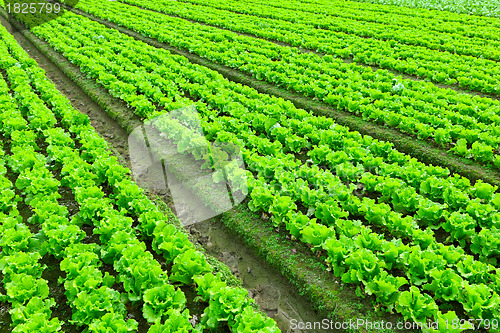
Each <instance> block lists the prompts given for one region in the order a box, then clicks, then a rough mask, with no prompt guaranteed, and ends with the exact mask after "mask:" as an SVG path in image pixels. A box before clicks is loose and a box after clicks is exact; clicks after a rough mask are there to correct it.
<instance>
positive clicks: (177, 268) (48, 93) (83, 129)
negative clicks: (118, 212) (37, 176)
mask: <svg viewBox="0 0 500 333" xmlns="http://www.w3.org/2000/svg"><path fill="white" fill-rule="evenodd" d="M11 46H12V47H13V48H16V47H17V45H14V44H13V45H11ZM17 50H19V49H17ZM19 56H20V58H21V60H25V59H27V57H26V55H25V54H22V52H20V55H19ZM27 72H28V74H29V75H30V76H31V78H32V80H33V81H32V82H33V84H34V85H35V86H36V87H38V89H40V88H42V87H43V88H44V89H43V90H42V89H41V90H42V91H39V94H40V95H41V96H43V97H44V99H45V100H46V101H47V102H48V103H49V105H53V106H54V108H53V109H54V111H56V112H57V113H58V116H60V117H62V119H61V123H62V124H64V125H65V126H67V127H69V128H70V130H72V133H75V135H76V136H77V137H81V138H83V137H85V138H86V139H82V142H83V146H84V147H82V157H85V158H88V159H93V158H96V157H98V156H99V154H100V153H102V154H103V155H104V156H109V152H108V151H106V150H103V149H105V148H104V147H106V144H105V142H104V140H102V138H100V137H99V136H97V135H96V134H95V132H94V130H93V129H92V128H91V127H89V126H88V119H86V118H82V117H79V114H78V113H77V112H76V111H75V110H74V109H72V108H71V106H70V105H69V103H68V101H67V100H66V99H64V98H62V97H61V96H60V94H59V93H58V92H57V90H56V89H55V88H54V86H53V85H52V84H50V83H49V82H48V81H47V80H46V78H45V77H44V76H43V73H42V72H40V71H38V70H37V69H36V68H29V69H28V70H27ZM82 122H86V124H82ZM45 133H46V135H48V136H49V139H48V141H50V142H52V143H51V144H50V146H49V147H48V148H47V151H48V152H49V153H50V154H51V158H53V159H54V160H57V158H59V159H64V157H65V156H66V157H68V156H71V153H70V152H69V151H68V150H67V149H65V151H61V150H60V149H57V148H55V147H56V146H57V145H58V144H60V145H61V144H64V142H65V141H67V140H65V139H64V135H61V132H60V131H58V130H55V131H46V132H45ZM95 144H97V146H96V149H92V148H93V147H92V145H95ZM61 148H62V147H61ZM65 148H68V147H65ZM107 162H109V163H110V165H104V167H106V168H110V169H114V170H115V172H114V173H113V172H108V173H105V174H106V177H107V181H109V183H110V184H115V183H116V184H115V185H117V186H119V185H122V183H123V182H119V181H118V180H119V179H121V177H123V175H121V174H120V170H121V169H120V168H119V165H118V163H117V161H116V160H115V159H108V160H107ZM85 174H87V175H88V173H86V172H81V169H80V170H75V171H74V172H72V171H71V167H68V168H67V173H66V175H65V178H64V179H65V180H64V181H67V185H71V184H76V183H74V182H78V180H82V181H83V182H84V184H88V183H87V182H88V181H91V180H92V179H93V178H94V177H92V176H91V177H88V176H85ZM96 174H98V175H102V174H101V173H99V172H98V171H97V170H96ZM82 176H83V178H82ZM125 183H126V184H127V185H128V186H129V187H130V188H133V189H134V190H133V192H134V194H137V193H139V194H140V197H139V198H136V199H134V200H135V203H136V204H137V205H138V207H136V208H138V209H144V210H143V211H141V213H140V217H139V220H140V221H143V222H144V223H148V225H147V227H149V226H150V225H151V224H152V223H154V224H155V225H156V227H155V228H153V230H154V229H159V228H160V227H161V228H163V227H165V226H169V225H167V224H166V223H165V220H164V219H165V217H164V216H163V214H161V213H160V212H159V211H158V210H157V208H156V206H154V204H152V203H151V202H150V201H149V200H148V199H147V198H146V197H144V196H143V194H142V192H141V191H139V189H138V188H137V186H136V185H135V184H134V183H133V182H130V181H128V182H127V181H125ZM94 193H95V192H94ZM119 194H121V193H119ZM126 199H128V198H127V196H124V197H123V195H122V196H121V200H122V201H120V199H118V200H117V202H122V203H123V200H126ZM89 212H91V211H89V210H87V213H89ZM155 212H156V214H154V213H155ZM88 216H89V215H88ZM152 218H153V219H152ZM167 229H168V228H167ZM167 229H163V231H164V232H165V231H167ZM106 230H107V229H106ZM147 230H151V227H149V229H145V232H147ZM103 231H104V230H103ZM176 234H177V235H178V236H181V235H182V236H184V237H180V238H179V237H178V239H184V240H185V241H186V242H187V244H186V245H187V248H186V250H188V251H186V252H185V253H186V255H187V254H189V253H192V255H194V257H192V258H193V259H194V260H201V261H200V264H201V265H202V266H200V265H193V266H190V267H193V268H195V270H192V268H190V267H185V263H184V262H181V261H179V262H178V264H174V268H173V276H174V275H175V274H176V273H177V274H179V278H178V279H179V280H180V281H182V280H184V278H180V277H181V276H186V277H188V276H193V277H194V276H196V274H200V273H201V272H205V270H206V269H209V266H208V264H207V262H206V260H205V258H204V257H203V256H200V253H198V252H194V251H193V250H189V249H190V248H191V249H194V248H193V245H192V244H191V243H190V242H189V241H188V239H187V238H186V237H185V235H184V234H183V233H181V232H178V231H176ZM103 235H106V233H103V234H101V237H102V236H103ZM115 235H117V236H118V233H115ZM123 235H124V234H123V233H121V235H120V236H123ZM167 235H168V236H169V237H170V236H171V235H173V234H172V232H171V231H167V234H164V236H167ZM126 238H127V237H126V236H125V239H126ZM122 241H123V239H122ZM119 244H120V241H118V243H117V245H118V246H119ZM121 244H123V243H121ZM118 249H119V247H118ZM110 250H111V252H113V249H110ZM115 250H116V247H115ZM159 251H160V250H159ZM160 252H162V251H160ZM115 253H116V252H115ZM104 257H106V253H104ZM186 258H187V257H186ZM203 265H204V266H203ZM197 267H200V268H202V269H201V270H200V269H199V268H197ZM203 267H204V268H203ZM174 279H175V278H174ZM108 282H109V281H108ZM230 289H231V290H232V289H233V288H230ZM152 290H153V289H152ZM154 290H155V291H158V292H160V291H159V290H157V289H154ZM167 290H168V289H167ZM167 290H164V291H167ZM238 290H240V289H238ZM164 291H162V293H163V292H164ZM243 291H244V290H241V292H243ZM245 292H246V291H245ZM243 294H244V293H243ZM147 295H148V299H149V298H150V297H152V295H154V293H153V292H151V293H148V294H147ZM245 297H246V301H245V302H248V301H249V298H248V295H246V296H245ZM177 298H178V297H177ZM175 299H176V297H174V300H175ZM145 304H150V305H151V306H152V303H151V300H149V301H147V300H145ZM155 306H157V304H155ZM157 310H158V309H156V310H155V311H157ZM160 310H161V311H163V310H164V309H160ZM169 311H170V310H169ZM233 311H235V312H232V313H233V315H234V316H237V318H241V320H236V321H233V322H232V324H233V325H234V326H238V327H243V328H245V327H246V328H251V327H252V326H254V327H255V330H257V329H259V328H263V327H266V328H267V330H268V332H279V330H278V329H277V328H276V324H275V323H274V321H272V320H270V319H269V318H264V317H262V316H260V315H259V316H260V317H257V318H261V319H260V320H259V319H256V318H254V319H253V320H251V319H249V318H248V316H249V315H250V312H249V309H246V310H245V314H241V315H239V311H238V309H237V308H236V307H233ZM241 311H243V309H241ZM254 312H255V310H253V307H252V309H251V313H254ZM168 313H171V311H170V312H168ZM174 313H175V311H174ZM183 313H184V314H185V313H186V312H185V311H184V312H183ZM211 313H213V314H214V315H216V313H217V312H216V311H215V312H213V311H212V312H211ZM183 316H184V315H180V316H177V317H176V318H178V319H179V318H182V317H183ZM209 316H210V314H209V315H208V316H204V318H205V320H210V317H209ZM184 317H185V316H184ZM112 318H113V317H112V316H110V315H109V316H108V315H106V316H104V317H103V318H101V320H106V321H109V320H112ZM186 318H187V317H186ZM240 321H241V322H240ZM247 321H248V323H246V322H247ZM184 322H185V321H184ZM217 322H218V321H217ZM259 322H261V324H260V325H259ZM168 323H171V324H172V325H179V322H178V321H177V320H171V318H170V317H169V319H168V320H167V321H166V322H165V324H160V323H159V322H157V323H156V324H155V325H153V326H152V328H151V329H152V330H153V329H154V328H156V329H158V328H159V327H162V329H167V328H168V327H167V326H168ZM165 325H167V326H165ZM181 326H183V327H185V328H187V327H190V328H191V329H192V326H191V324H189V325H187V326H186V325H181ZM90 327H91V328H97V327H100V328H103V325H101V324H99V323H94V324H91V326H90ZM172 327H177V326H172ZM179 327H180V326H179ZM174 329H175V328H174Z"/></svg>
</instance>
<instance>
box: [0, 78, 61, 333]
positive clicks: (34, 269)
mask: <svg viewBox="0 0 500 333" xmlns="http://www.w3.org/2000/svg"><path fill="white" fill-rule="evenodd" d="M0 93H1V94H2V96H3V97H4V98H3V99H2V101H0V108H2V110H5V111H6V112H9V113H11V114H12V115H13V114H15V112H16V111H17V110H15V104H14V102H13V101H12V100H11V99H10V95H9V89H8V87H7V85H6V82H5V81H4V80H3V78H2V79H0ZM6 132H7V131H4V128H3V126H2V123H0V133H1V134H2V135H5V136H6V137H9V136H8V134H7V133H6ZM17 133H18V134H21V133H20V132H17ZM13 142H15V141H13ZM6 157H8V156H5V152H4V150H3V149H2V144H0V196H1V197H2V199H4V200H5V201H3V200H2V201H3V202H4V204H3V205H2V206H0V247H1V249H2V251H1V253H0V271H1V272H2V275H3V281H2V282H3V284H4V287H5V290H6V295H1V294H0V300H1V301H3V302H9V303H11V305H12V308H11V309H10V310H9V312H10V315H11V319H12V326H13V327H14V328H13V330H12V332H15V333H22V332H26V333H28V332H35V331H37V332H47V333H48V332H58V331H60V330H61V325H62V322H61V321H60V320H59V319H58V318H56V317H54V318H53V317H52V308H53V307H54V306H55V302H54V299H53V298H49V296H50V295H49V287H48V282H47V281H46V280H45V279H43V278H42V277H41V276H42V273H43V271H44V270H45V268H46V266H45V265H41V264H40V263H39V260H40V259H41V258H42V256H43V255H44V254H45V253H46V252H47V251H46V244H45V243H44V242H43V240H41V239H40V238H39V234H38V235H34V234H32V233H31V231H30V229H29V227H28V226H27V225H26V224H24V223H23V218H22V217H21V216H20V215H19V211H18V209H17V203H18V202H19V201H20V200H21V199H20V198H19V197H18V196H17V195H15V191H14V186H13V184H12V183H11V182H10V180H8V179H7V177H6V174H7V169H6V164H8V162H7V158H6ZM27 168H28V167H27Z"/></svg>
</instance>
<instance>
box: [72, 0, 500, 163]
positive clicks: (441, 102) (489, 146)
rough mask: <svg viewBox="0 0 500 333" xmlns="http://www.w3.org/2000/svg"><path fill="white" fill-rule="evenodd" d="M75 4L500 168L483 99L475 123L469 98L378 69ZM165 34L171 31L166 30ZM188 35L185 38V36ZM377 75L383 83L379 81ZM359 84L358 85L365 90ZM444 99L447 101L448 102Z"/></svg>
mask: <svg viewBox="0 0 500 333" xmlns="http://www.w3.org/2000/svg"><path fill="white" fill-rule="evenodd" d="M79 6H80V7H82V8H83V9H84V10H85V11H87V12H90V13H92V14H94V15H97V16H98V17H100V18H104V19H108V20H111V21H113V22H115V23H119V24H122V25H125V26H127V27H129V28H131V29H133V30H136V31H141V32H143V33H144V34H145V35H148V36H152V37H155V38H156V39H158V40H160V41H162V42H167V43H169V44H172V45H173V46H176V47H180V48H183V49H186V48H187V49H189V50H190V52H193V53H196V54H198V55H200V56H202V57H205V58H207V59H209V60H212V61H214V62H217V63H221V64H224V65H226V66H230V67H234V68H237V69H239V70H241V71H244V72H247V73H250V74H252V75H253V76H255V77H256V78H257V79H259V80H267V81H269V82H271V83H275V84H278V85H280V86H284V87H286V88H288V89H291V90H295V91H298V92H300V93H304V94H305V95H307V96H311V97H316V98H318V99H320V100H323V101H324V102H326V103H327V104H330V105H331V106H333V107H336V108H339V109H346V110H347V111H349V112H352V113H355V114H358V115H360V116H363V118H365V119H367V120H370V121H375V122H378V123H380V124H385V125H388V126H390V127H397V128H398V129H399V130H401V131H402V132H405V133H408V134H410V135H415V136H417V137H418V138H420V139H423V140H425V139H428V138H432V139H434V140H435V141H436V142H437V143H438V144H440V145H442V146H444V147H451V148H452V149H451V151H453V152H455V153H456V154H459V155H461V156H464V157H467V158H473V159H475V160H477V161H479V162H481V163H486V164H495V163H497V164H499V165H500V160H499V158H498V156H497V154H495V151H496V149H497V147H498V143H499V142H500V140H499V139H498V134H499V133H498V131H497V129H496V127H495V126H494V123H492V120H493V119H496V120H494V122H498V120H499V119H500V118H498V116H499V115H498V112H499V111H498V110H499V106H498V104H497V103H495V102H493V101H491V100H486V103H487V104H488V103H489V104H491V103H493V104H494V105H493V106H492V107H489V108H487V112H486V113H483V116H482V117H479V118H480V119H481V120H480V121H478V117H476V116H475V111H474V108H470V107H468V106H466V105H465V104H469V103H470V101H466V100H470V97H469V96H466V95H460V94H457V93H451V92H449V91H446V90H443V89H439V88H437V87H435V86H433V85H426V84H425V83H422V82H416V81H411V80H403V81H401V80H400V79H399V78H395V77H393V76H391V75H390V74H387V73H383V72H382V71H377V72H376V73H375V72H373V71H372V70H371V69H366V68H361V67H360V68H356V67H354V68H352V67H353V65H346V64H344V63H342V62H341V61H338V62H337V61H335V59H334V58H333V57H331V56H325V57H323V58H319V57H318V58H317V59H316V58H314V57H315V56H314V55H311V54H303V53H297V52H295V51H293V50H292V49H287V48H284V47H281V46H277V45H274V44H272V43H267V44H264V42H263V41H258V40H255V39H252V38H248V37H245V36H238V35H236V34H235V35H234V36H233V35H231V37H228V36H227V35H229V33H228V32H220V31H219V30H218V29H215V28H214V29H213V30H210V31H205V30H207V29H208V28H207V27H206V26H201V27H198V26H195V25H193V24H192V23H189V22H187V21H182V20H179V21H175V22H170V21H172V20H175V19H173V18H166V16H165V15H156V16H155V15H154V14H151V12H150V11H142V12H141V11H140V10H139V9H137V8H135V7H131V6H128V7H127V8H121V7H120V4H119V3H113V4H112V6H111V7H110V6H108V7H107V11H102V10H99V8H98V6H99V3H97V2H95V3H92V5H90V4H89V5H85V2H81V3H79ZM115 7H116V8H115ZM124 15H129V16H130V17H128V18H127V17H125V16H124ZM167 24H168V27H167ZM158 25H161V26H162V27H163V30H158V29H156V28H155V27H156V26H158ZM183 25H184V26H183ZM167 28H169V29H172V30H171V31H167ZM197 28H199V29H200V30H201V31H200V32H199V34H198V35H197V36H196V38H197V39H198V40H197V41H196V43H195V42H194V41H193V42H192V43H195V44H196V45H194V44H193V45H185V44H189V43H190V41H191V40H193V36H192V34H193V30H194V29H197ZM175 29H177V30H175ZM181 29H182V30H181ZM187 31H189V34H190V37H189V38H184V37H185V36H184V34H185V33H186V32H187ZM218 39H220V40H221V42H222V41H223V42H224V43H226V44H227V45H226V46H225V47H224V50H223V51H221V52H220V53H218V52H213V50H214V49H217V46H216V45H210V44H212V43H221V42H219V41H218ZM180 41H182V42H180ZM233 43H238V47H236V46H233ZM257 44H259V45H257ZM241 45H246V46H245V48H246V50H245V51H246V52H243V48H242V46H241ZM375 49H377V48H375ZM247 52H251V53H252V54H254V53H257V54H259V53H260V56H259V57H257V56H252V57H250V56H248V53H247ZM280 53H282V54H280ZM268 58H270V59H268ZM289 58H290V60H288V59H289ZM274 60H281V61H280V62H278V61H274ZM285 62H286V63H285ZM331 62H334V64H332V63H331ZM398 63H400V61H398ZM297 65H300V66H301V68H300V72H299V71H298V70H297V72H294V70H293V69H292V67H295V66H297ZM344 66H345V67H346V68H345V69H344V70H340V69H339V67H344ZM479 67H481V66H479ZM351 71H352V72H351ZM497 71H498V70H497ZM345 72H349V73H345ZM492 75H493V74H492ZM339 76H340V77H341V80H337V79H336V80H332V77H333V78H337V77H339ZM383 77H386V78H384V79H382V78H383ZM368 79H371V80H368ZM372 80H373V81H372ZM461 80H462V81H464V82H465V81H466V80H471V81H473V82H472V83H471V85H472V84H476V83H477V82H479V84H481V82H482V81H481V80H480V79H476V78H474V79H469V76H467V77H465V78H463V79H461ZM358 82H363V85H360V84H359V83H358ZM367 85H368V86H367ZM497 85H498V84H497ZM492 87H493V88H491V89H493V90H492V91H495V90H494V89H495V86H492ZM496 89H498V88H497V87H496ZM422 92H428V93H429V94H428V95H427V94H424V93H422ZM431 92H432V93H431ZM436 94H439V95H440V96H443V99H437V98H436ZM450 94H451V95H453V96H451V95H450ZM447 95H450V97H446V96H447ZM458 100H460V103H459V105H457V102H458ZM481 104H482V103H481ZM455 105H456V106H455ZM450 109H453V111H451V110H450ZM481 109H482V108H481ZM486 114H489V115H490V117H488V116H486ZM464 143H465V148H466V150H465V151H464V150H463V144H464Z"/></svg>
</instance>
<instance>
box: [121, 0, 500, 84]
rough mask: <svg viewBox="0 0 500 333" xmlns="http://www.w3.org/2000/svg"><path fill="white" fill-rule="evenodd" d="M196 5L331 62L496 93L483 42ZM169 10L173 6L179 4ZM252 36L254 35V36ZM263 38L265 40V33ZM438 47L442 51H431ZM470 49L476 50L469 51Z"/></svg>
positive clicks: (494, 68)
mask: <svg viewBox="0 0 500 333" xmlns="http://www.w3.org/2000/svg"><path fill="white" fill-rule="evenodd" d="M124 2H127V3H134V4H139V3H140V6H143V7H145V8H152V7H153V8H155V9H156V8H158V10H159V11H162V10H163V9H162V8H161V7H163V6H165V5H166V7H167V8H168V7H169V6H170V5H172V4H170V3H168V2H166V1H162V2H160V3H155V4H150V5H147V4H146V3H145V2H144V1H139V2H136V0H127V1H124ZM196 4H200V5H206V6H208V8H207V9H205V11H208V12H211V11H213V10H214V9H216V8H217V9H221V10H224V11H225V12H226V13H227V14H225V15H231V12H233V13H239V14H244V16H241V15H240V16H239V20H243V21H244V20H245V19H246V20H248V19H250V20H254V19H255V18H261V19H265V18H267V19H268V20H266V21H267V22H272V23H273V24H270V25H268V28H269V30H270V31H271V32H272V31H274V30H277V32H275V33H274V34H271V35H272V36H273V35H274V37H273V39H274V40H277V41H286V42H287V43H290V44H292V45H297V44H299V45H301V46H302V47H305V48H308V49H310V50H314V51H318V52H322V53H326V54H329V55H333V56H335V57H340V58H349V57H352V58H353V59H354V61H355V62H359V63H361V64H365V65H375V66H379V67H381V68H387V69H392V70H396V71H399V72H402V73H406V74H409V75H417V76H419V77H422V78H427V79H429V80H431V81H433V82H437V83H441V84H447V85H458V86H460V87H463V88H465V89H468V90H473V91H480V92H485V93H490V94H498V91H499V88H498V83H499V82H498V79H497V78H496V76H497V75H498V72H499V64H498V62H497V61H495V60H497V59H498V56H497V55H496V52H497V51H495V50H492V51H491V52H488V51H484V52H486V53H484V54H483V53H482V52H483V51H480V50H487V49H488V46H487V45H489V44H490V42H489V41H487V40H484V42H479V41H478V42H477V43H478V44H477V45H476V46H472V45H469V44H470V43H471V42H469V40H474V38H472V39H470V38H469V39H467V40H466V41H460V40H452V39H451V38H450V40H448V41H446V40H445V39H443V45H441V43H440V42H436V43H431V42H429V41H427V40H428V39H432V38H434V36H435V35H436V32H432V31H430V32H429V33H428V34H424V33H421V32H419V31H418V30H417V31H415V32H414V33H413V34H412V33H406V34H402V36H401V37H400V38H399V39H401V40H402V41H403V40H409V39H412V38H413V39H415V40H418V41H415V42H414V45H410V44H406V43H404V42H402V41H399V40H397V38H396V37H395V36H391V35H390V34H391V33H390V32H387V30H385V28H384V27H382V28H381V34H384V35H387V36H386V37H385V38H384V39H380V38H379V39H376V38H371V37H369V36H362V34H363V33H361V32H360V33H359V34H361V36H358V34H357V33H355V32H354V31H351V30H350V28H349V27H350V26H351V25H352V24H351V23H348V24H345V27H344V26H342V27H339V28H337V24H336V23H335V22H327V23H324V24H322V23H321V20H318V22H313V25H311V24H310V22H311V21H310V20H308V17H309V15H307V16H305V17H304V19H303V20H297V19H295V16H296V15H295V13H294V12H289V13H288V14H281V11H280V10H279V9H276V8H273V7H268V6H264V5H263V6H260V7H259V6H254V5H252V4H245V3H242V4H237V5H234V4H228V3H222V4H219V2H214V1H212V0H197V1H196ZM174 5H176V6H179V5H180V4H174ZM184 6H186V5H184ZM235 6H236V8H235ZM181 7H182V6H181ZM200 9H202V8H200ZM307 14H309V13H307ZM233 15H234V14H233ZM321 17H323V16H320V18H321ZM263 22H265V21H263ZM231 26H232V28H231V29H234V30H235V31H240V30H241V28H237V27H234V25H231ZM296 26H298V27H296ZM316 26H320V27H321V26H324V27H325V28H320V29H318V28H317V27H316ZM326 27H329V28H328V29H327V28H326ZM280 30H281V31H280ZM392 30H393V29H390V30H389V31H392ZM243 32H244V31H243ZM294 33H300V35H301V36H305V37H306V40H304V41H302V42H301V40H302V37H301V38H299V39H295V41H294V40H292V39H289V38H287V37H286V35H287V34H294ZM257 35H259V34H258V33H257ZM264 35H269V33H266V34H264ZM412 36H415V37H412ZM464 38H466V37H464ZM473 44H474V43H473ZM432 45H434V46H432ZM481 45H482V46H481ZM429 47H434V48H436V49H432V48H429ZM439 47H440V48H447V49H448V50H445V49H443V50H441V49H437V48H439ZM466 49H467V50H466ZM469 49H470V50H471V51H469ZM474 49H476V50H477V51H476V52H474ZM461 50H463V51H461ZM374 51H376V52H374ZM462 53H463V54H462Z"/></svg>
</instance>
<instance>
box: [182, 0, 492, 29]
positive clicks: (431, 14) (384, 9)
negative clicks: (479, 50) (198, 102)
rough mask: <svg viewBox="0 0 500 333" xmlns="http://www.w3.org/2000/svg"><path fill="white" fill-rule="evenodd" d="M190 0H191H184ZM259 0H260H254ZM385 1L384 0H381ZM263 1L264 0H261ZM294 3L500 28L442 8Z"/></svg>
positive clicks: (337, 0) (486, 20) (336, 1)
mask: <svg viewBox="0 0 500 333" xmlns="http://www.w3.org/2000/svg"><path fill="white" fill-rule="evenodd" d="M184 1H186V2H188V1H189V0H184ZM253 1H259V0H253ZM381 1H383V0H381ZM260 2H261V3H263V2H264V0H260ZM291 3H294V4H305V5H315V6H318V7H320V8H324V7H326V8H328V5H329V4H332V5H334V6H341V7H343V6H347V7H349V8H351V9H358V10H369V11H372V12H377V13H380V14H381V15H384V14H391V15H394V16H406V17H409V18H420V19H422V20H425V19H429V20H434V21H442V22H446V23H458V24H459V25H461V26H466V25H469V24H470V25H475V26H483V27H484V26H490V27H492V28H500V21H499V20H498V19H497V18H492V17H484V16H483V17H480V16H474V15H468V14H458V13H452V12H448V11H440V10H421V9H414V8H408V7H405V6H391V5H387V4H377V3H365V2H364V1H342V0H334V1H328V0H292V1H291Z"/></svg>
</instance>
